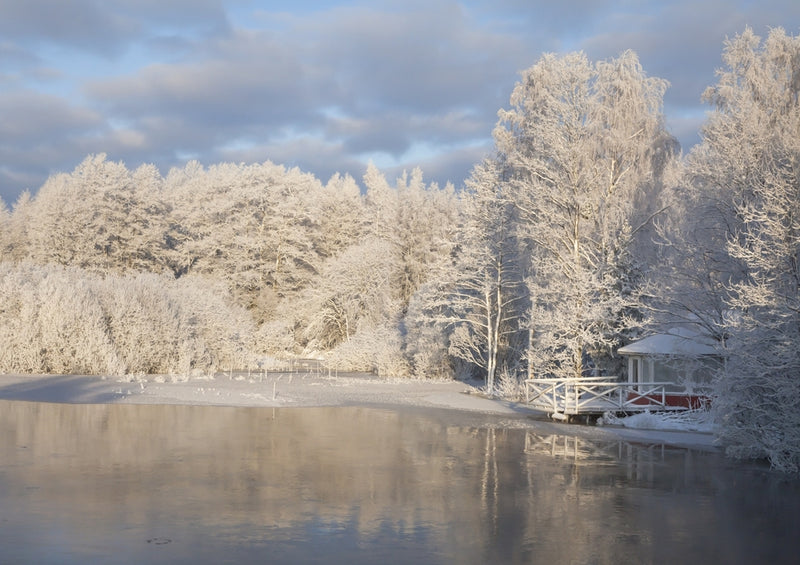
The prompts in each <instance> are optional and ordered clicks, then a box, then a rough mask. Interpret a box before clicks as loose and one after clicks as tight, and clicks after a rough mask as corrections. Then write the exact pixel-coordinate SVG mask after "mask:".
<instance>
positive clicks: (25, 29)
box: [0, 0, 227, 56]
mask: <svg viewBox="0 0 800 565" xmlns="http://www.w3.org/2000/svg"><path fill="white" fill-rule="evenodd" d="M0 13H1V14H3V17H2V18H0V35H2V36H4V37H6V38H8V39H10V40H12V41H15V42H21V43H24V44H36V43H47V44H54V45H60V46H67V47H72V48H76V49H81V50H86V51H91V52H93V53H97V54H100V55H103V56H109V55H113V54H118V53H119V52H121V51H122V50H124V49H126V48H127V47H128V46H129V44H130V42H131V41H132V40H134V39H136V38H137V37H141V36H143V35H147V34H149V33H152V31H151V30H152V29H153V26H155V29H156V30H158V29H159V28H166V29H170V28H171V29H174V28H187V27H189V28H193V29H198V28H204V29H209V30H215V31H218V32H219V31H220V30H225V29H227V19H226V16H225V12H224V9H223V6H222V4H221V3H220V2H218V1H214V0H196V1H194V0H173V1H169V2H167V1H163V0H105V1H103V2H97V1H95V0H71V1H70V2H64V1H63V0H26V1H25V2H20V1H19V0H0Z"/></svg>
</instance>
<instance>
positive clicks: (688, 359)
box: [525, 328, 719, 419]
mask: <svg viewBox="0 0 800 565" xmlns="http://www.w3.org/2000/svg"><path fill="white" fill-rule="evenodd" d="M617 352H618V353H619V354H620V355H623V356H624V357H627V359H628V375H627V377H628V378H627V379H626V380H622V379H620V378H618V377H608V376H605V377H580V378H541V379H527V380H526V381H525V397H526V402H527V403H528V404H529V405H530V406H531V407H532V408H537V409H539V410H543V411H545V412H548V413H550V414H551V416H552V417H553V418H556V419H568V418H569V417H570V416H576V415H600V414H603V413H604V412H619V413H634V412H644V411H669V410H687V409H693V408H700V407H702V406H705V405H707V404H708V403H709V402H710V396H709V388H710V384H711V374H712V373H713V369H714V366H715V365H718V363H719V357H718V355H717V352H716V350H715V348H714V346H713V341H712V340H711V338H709V337H707V336H705V335H703V334H700V333H698V332H696V331H693V330H690V329H688V328H675V329H673V330H670V331H669V332H667V333H664V334H655V335H651V336H649V337H646V338H644V339H641V340H639V341H635V342H633V343H631V344H629V345H626V346H625V347H621V348H620V349H619V350H618V351H617Z"/></svg>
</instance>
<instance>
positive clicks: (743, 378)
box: [690, 29, 800, 472]
mask: <svg viewBox="0 0 800 565" xmlns="http://www.w3.org/2000/svg"><path fill="white" fill-rule="evenodd" d="M723 61H724V63H725V67H724V68H723V69H722V70H720V71H719V81H718V83H717V85H716V86H714V87H711V88H709V89H708V90H707V91H706V93H705V99H706V100H707V101H709V102H711V103H712V104H713V105H714V111H713V112H712V113H711V115H710V116H709V118H708V120H707V123H706V124H705V125H704V128H703V132H702V134H703V139H702V144H701V146H700V147H699V148H698V149H697V151H696V152H695V154H693V155H692V161H691V164H690V166H691V167H692V168H693V172H694V175H695V176H696V178H697V179H698V181H699V182H701V183H702V185H701V188H702V189H704V190H708V191H710V192H711V193H712V194H713V195H715V197H716V198H715V200H716V201H717V202H718V203H719V204H718V209H720V210H722V211H723V212H724V215H723V217H724V218H726V219H728V222H727V223H726V224H724V225H725V226H726V227H727V230H726V231H724V232H723V235H722V236H720V235H717V240H718V241H720V240H721V239H722V237H725V240H724V241H720V244H721V245H723V246H724V247H722V248H721V249H720V250H719V252H722V251H723V250H724V251H725V252H726V253H727V255H728V257H729V258H730V260H732V261H733V262H734V263H735V264H737V265H738V266H739V267H740V269H741V271H740V272H739V273H736V276H732V277H729V278H728V279H726V280H723V281H722V283H723V286H724V291H725V294H724V295H723V296H724V302H723V304H724V307H725V308H726V310H725V312H724V316H723V317H722V324H721V327H720V330H721V333H722V334H723V335H724V336H725V338H726V339H725V346H726V349H725V353H726V363H725V369H724V372H723V374H722V377H721V378H720V379H719V381H718V393H719V399H718V401H717V402H716V403H715V407H716V409H717V410H718V413H719V416H720V423H721V432H720V436H721V439H722V440H723V441H724V443H725V444H726V445H727V450H728V453H729V454H731V455H734V456H737V457H765V458H768V459H769V461H770V462H771V464H772V465H773V466H774V467H775V468H778V469H781V470H784V471H790V472H798V470H800V412H798V410H797V404H798V402H799V401H800V37H791V36H787V35H786V33H785V32H784V31H783V30H782V29H774V30H772V31H771V32H770V34H769V36H768V37H767V39H766V41H764V42H763V43H762V41H761V39H760V38H759V37H758V36H756V35H755V34H754V33H753V32H752V30H750V29H747V30H745V31H744V32H743V33H742V34H741V35H738V36H736V37H735V38H734V39H732V40H729V41H727V42H726V43H725V49H724V53H723Z"/></svg>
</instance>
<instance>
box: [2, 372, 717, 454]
mask: <svg viewBox="0 0 800 565" xmlns="http://www.w3.org/2000/svg"><path fill="white" fill-rule="evenodd" d="M480 384H481V383H464V382H459V381H422V380H413V379H389V380H387V379H379V378H377V377H372V376H369V375H349V376H325V375H322V374H318V373H308V374H303V373H295V374H286V373H282V374H265V375H261V374H251V375H246V374H233V375H230V376H228V375H217V376H216V377H214V378H210V377H206V378H203V377H191V378H187V379H170V378H165V377H160V376H147V377H142V378H138V379H134V380H118V379H116V378H112V377H109V378H102V377H96V376H80V375H37V376H31V375H0V400H24V401H34V402H60V403H75V404H115V403H125V404H190V405H215V406H253V407H303V406H353V405H372V406H374V405H387V406H392V405H394V406H414V407H419V408H430V409H448V410H458V411H467V412H472V413H476V414H486V415H493V416H501V417H503V418H504V421H505V422H506V423H507V424H508V425H514V426H538V427H548V428H551V429H552V430H553V431H554V432H556V433H562V434H565V435H578V436H584V437H587V438H589V439H591V438H600V439H604V438H609V437H620V438H623V439H626V440H630V441H637V442H650V443H665V444H670V445H680V446H687V447H696V448H713V439H714V437H713V435H712V434H711V433H710V432H711V428H710V423H704V422H703V421H701V420H700V419H698V418H697V414H695V415H694V416H693V417H691V418H686V417H684V419H683V421H681V420H680V418H678V417H677V416H670V415H668V416H664V417H662V416H659V415H656V414H647V413H645V414H639V415H636V416H631V417H629V418H624V419H619V418H616V419H614V418H612V417H607V418H605V419H604V422H603V424H604V425H603V426H596V427H595V426H593V427H589V426H581V425H574V424H563V423H554V422H551V421H549V418H547V415H546V414H543V413H542V412H539V411H537V410H533V409H531V408H528V407H527V406H525V405H524V404H520V403H516V402H510V401H507V400H499V399H491V398H487V397H486V396H485V395H483V394H482V393H481V390H480V388H479V387H480Z"/></svg>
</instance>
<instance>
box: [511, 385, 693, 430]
mask: <svg viewBox="0 0 800 565" xmlns="http://www.w3.org/2000/svg"><path fill="white" fill-rule="evenodd" d="M675 388H676V385H675V383H671V382H654V383H630V382H621V381H619V380H617V379H616V377H581V378H569V379H562V378H549V379H527V380H526V381H525V400H526V402H527V403H528V405H529V406H530V407H531V408H536V409H537V410H542V411H544V412H547V413H549V414H550V415H551V416H552V417H553V418H555V419H559V420H568V419H570V417H572V416H579V415H586V416H599V415H602V414H604V413H606V412H615V413H635V412H644V411H648V410H649V411H651V412H660V411H668V410H669V411H672V410H688V409H690V408H697V407H699V405H700V404H701V403H702V402H704V401H705V400H706V399H707V397H705V396H703V395H696V394H686V393H676V392H672V391H671V390H669V389H672V390H674V389H675Z"/></svg>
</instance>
